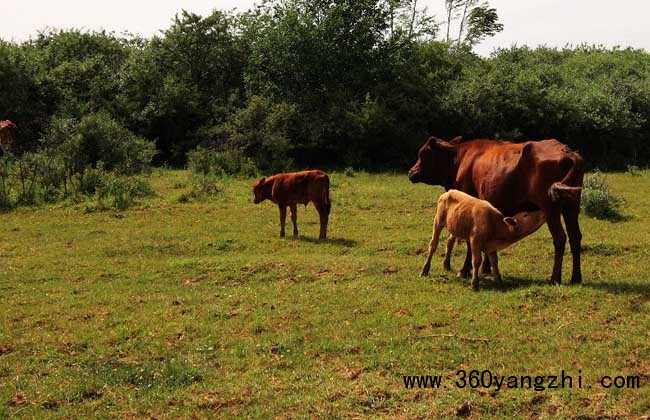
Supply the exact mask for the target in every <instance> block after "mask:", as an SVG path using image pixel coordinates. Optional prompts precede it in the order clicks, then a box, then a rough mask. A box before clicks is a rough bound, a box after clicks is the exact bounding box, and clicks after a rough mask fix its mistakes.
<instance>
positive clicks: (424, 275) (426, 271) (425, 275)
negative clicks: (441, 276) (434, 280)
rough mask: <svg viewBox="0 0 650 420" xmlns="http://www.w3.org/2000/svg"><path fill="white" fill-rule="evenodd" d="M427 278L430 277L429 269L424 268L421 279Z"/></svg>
mask: <svg viewBox="0 0 650 420" xmlns="http://www.w3.org/2000/svg"><path fill="white" fill-rule="evenodd" d="M427 276H429V269H428V268H423V269H422V271H421V272H420V277H427Z"/></svg>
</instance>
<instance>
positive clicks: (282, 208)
mask: <svg viewBox="0 0 650 420" xmlns="http://www.w3.org/2000/svg"><path fill="white" fill-rule="evenodd" d="M278 208H279V209H280V237H281V238H284V224H285V222H286V221H287V206H285V205H284V204H278Z"/></svg>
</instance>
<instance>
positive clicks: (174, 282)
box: [0, 171, 650, 418]
mask: <svg viewBox="0 0 650 420" xmlns="http://www.w3.org/2000/svg"><path fill="white" fill-rule="evenodd" d="M187 176H188V175H187V173H186V172H183V171H159V172H156V173H155V174H154V175H153V177H152V183H153V184H154V186H155V189H156V191H157V193H158V195H157V197H155V198H152V199H148V200H146V201H144V202H143V203H142V204H141V205H139V206H138V207H136V208H133V209H131V210H128V211H125V212H120V213H116V212H111V211H109V212H99V213H91V214H83V212H82V211H81V209H80V208H77V207H74V206H52V207H46V208H41V209H22V210H18V211H16V212H11V213H5V214H1V215H0V220H1V222H0V296H2V310H1V311H0V321H1V326H2V328H1V329H0V418H6V417H13V416H16V417H27V418H44V417H59V418H73V417H77V418H82V417H83V418H89V417H95V418H150V417H155V418H179V417H180V418H214V417H235V416H246V417H262V418H273V417H280V418H296V417H297V418H302V417H324V418H338V417H361V416H373V417H389V418H394V417H400V416H402V417H404V418H417V417H426V418H429V417H440V416H444V417H452V416H456V415H457V414H461V415H469V416H472V417H479V416H480V417H494V418H501V417H505V416H517V417H525V418H536V417H550V416H553V417H554V416H564V417H569V418H573V417H580V416H587V417H598V416H609V417H627V416H629V417H635V416H641V415H644V414H647V413H650V346H649V344H648V343H649V342H650V279H649V274H650V270H649V269H648V267H649V266H650V251H649V249H650V224H649V221H650V194H648V192H650V172H647V171H646V172H643V173H642V176H631V175H629V174H610V175H608V181H609V183H610V184H611V187H612V190H613V191H614V192H615V193H617V194H621V195H622V196H623V197H624V198H625V200H626V206H625V209H624V212H625V214H626V215H627V216H628V219H627V220H626V221H622V222H617V223H612V222H606V221H598V220H595V219H592V218H589V217H586V216H584V215H583V216H582V217H581V222H582V228H583V234H584V240H583V247H584V257H583V276H584V283H583V284H582V285H581V286H569V285H567V284H566V283H567V282H568V280H569V276H570V256H568V257H567V259H565V264H564V267H565V269H564V278H563V280H564V283H565V284H564V285H562V286H561V287H557V286H549V285H547V284H546V279H547V278H548V277H549V276H550V271H551V265H552V256H553V246H552V242H551V239H550V234H549V233H548V230H547V229H546V227H543V228H542V229H540V230H539V231H538V232H537V233H536V234H534V235H533V236H531V237H529V238H526V239H525V240H524V241H522V242H521V243H519V244H516V245H515V246H514V247H512V248H510V249H508V250H506V251H505V252H502V253H501V254H500V267H501V272H502V274H503V276H504V280H505V282H506V285H505V286H504V287H501V288H499V287H497V286H496V284H495V283H494V282H493V280H492V279H491V278H487V279H484V280H483V281H482V284H481V285H482V290H481V291H480V292H478V293H477V292H473V291H472V290H471V289H470V288H469V280H462V279H458V278H456V276H455V274H454V273H446V272H444V271H443V270H442V257H441V254H442V252H443V250H442V247H441V248H439V251H438V254H439V255H438V256H436V258H435V259H434V265H433V267H432V270H431V276H430V277H429V278H426V279H423V278H420V277H419V276H418V274H419V271H420V268H421V266H422V263H423V262H424V258H425V255H424V251H425V248H426V245H427V242H428V240H429V236H430V233H431V223H432V220H433V215H434V212H435V206H434V205H435V201H436V198H437V197H438V195H439V194H440V193H441V191H442V189H441V188H434V187H430V186H425V185H422V184H419V185H412V184H410V183H409V182H408V179H407V178H406V176H405V174H394V175H391V174H385V175H366V174H358V175H356V176H354V177H347V176H344V175H343V174H333V175H332V192H331V195H332V199H333V208H332V216H331V220H330V231H329V235H330V239H329V240H328V241H327V242H325V243H317V242H316V241H315V238H316V237H317V236H318V217H317V214H316V211H315V209H314V208H313V206H309V207H307V208H306V209H305V208H303V207H300V208H299V210H298V223H299V227H300V229H301V230H300V233H301V236H300V238H298V239H292V238H287V239H281V238H279V225H278V210H277V208H276V207H275V206H274V205H272V204H271V203H269V202H265V203H263V204H261V205H257V206H255V205H253V204H252V198H253V197H252V192H251V185H252V180H241V181H229V182H227V183H226V185H225V190H224V192H223V194H221V195H219V196H218V197H216V198H214V199H211V200H209V201H205V202H190V203H181V202H179V201H178V197H180V196H181V195H182V194H183V193H184V192H185V191H186V190H187V189H188V188H189V186H188V185H187ZM290 231H291V229H290V228H289V229H288V232H290ZM567 248H568V246H567ZM463 252H464V247H457V249H456V255H454V258H453V260H452V266H453V268H454V269H456V270H457V269H459V268H460V264H461V262H462V257H463V255H462V253H463ZM446 334H447V335H449V334H451V335H453V336H446ZM464 338H480V339H487V341H470V340H465V339H464ZM459 369H466V370H468V371H469V370H472V369H477V370H479V371H482V370H490V371H491V372H493V373H494V374H496V375H505V376H506V377H507V376H510V375H517V376H521V375H559V374H560V373H561V371H562V370H565V371H566V373H567V374H569V375H572V376H573V378H574V389H552V390H551V389H547V390H544V391H535V390H532V389H506V388H505V386H504V387H503V388H501V389H500V390H498V391H497V390H496V389H495V387H494V386H492V387H491V388H490V389H470V388H468V387H466V388H463V389H461V388H458V387H456V386H455V385H454V382H456V381H457V380H458V376H457V374H456V372H457V371H458V370H459ZM579 374H580V375H581V376H582V378H583V379H582V381H583V388H582V389H576V388H577V385H575V383H576V382H577V376H578V375H579ZM403 375H442V376H443V384H444V385H446V386H447V387H446V388H444V387H443V388H441V389H406V388H405V386H404V382H403ZM604 375H609V376H612V377H614V376H617V375H623V376H627V375H639V376H640V383H641V388H640V389H614V388H611V389H605V388H603V387H602V386H600V385H599V379H600V378H601V377H602V376H604ZM589 386H591V388H589Z"/></svg>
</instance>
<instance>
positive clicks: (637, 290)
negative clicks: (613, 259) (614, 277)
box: [582, 280, 650, 296]
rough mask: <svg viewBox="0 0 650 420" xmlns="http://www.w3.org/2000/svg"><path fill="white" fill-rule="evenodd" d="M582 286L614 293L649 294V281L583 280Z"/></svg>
mask: <svg viewBox="0 0 650 420" xmlns="http://www.w3.org/2000/svg"><path fill="white" fill-rule="evenodd" d="M582 287H590V288H592V289H596V290H603V291H605V292H609V293H612V294H616V295H631V294H639V295H644V296H650V283H641V282H638V283H623V282H604V281H598V282H592V281H589V280H586V281H585V280H583V282H582Z"/></svg>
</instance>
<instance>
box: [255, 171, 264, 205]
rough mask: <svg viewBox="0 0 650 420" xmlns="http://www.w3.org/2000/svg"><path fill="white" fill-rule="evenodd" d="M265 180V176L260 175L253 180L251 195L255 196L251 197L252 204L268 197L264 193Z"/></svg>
mask: <svg viewBox="0 0 650 420" xmlns="http://www.w3.org/2000/svg"><path fill="white" fill-rule="evenodd" d="M265 181H266V177H262V178H260V179H258V180H257V181H255V185H253V195H254V196H255V198H253V203H254V204H258V203H261V202H262V201H264V200H266V199H267V198H268V197H267V195H266V189H265V188H264V187H265V186H264V182H265Z"/></svg>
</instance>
